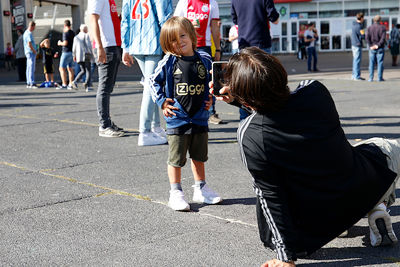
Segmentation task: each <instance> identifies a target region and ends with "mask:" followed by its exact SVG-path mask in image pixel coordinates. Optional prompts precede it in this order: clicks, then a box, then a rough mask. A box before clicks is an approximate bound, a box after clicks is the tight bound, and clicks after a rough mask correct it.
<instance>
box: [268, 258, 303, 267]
mask: <svg viewBox="0 0 400 267" xmlns="http://www.w3.org/2000/svg"><path fill="white" fill-rule="evenodd" d="M295 266H296V264H294V262H293V261H292V262H284V261H280V260H277V259H273V260H269V261H266V262H265V263H264V264H263V265H261V267H295Z"/></svg>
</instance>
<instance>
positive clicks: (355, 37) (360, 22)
mask: <svg viewBox="0 0 400 267" xmlns="http://www.w3.org/2000/svg"><path fill="white" fill-rule="evenodd" d="M363 39H365V30H364V13H362V12H360V13H358V14H357V16H356V20H355V21H353V26H352V29H351V49H352V51H353V74H352V77H351V79H352V80H355V81H362V80H365V79H364V78H362V77H361V58H362V40H363Z"/></svg>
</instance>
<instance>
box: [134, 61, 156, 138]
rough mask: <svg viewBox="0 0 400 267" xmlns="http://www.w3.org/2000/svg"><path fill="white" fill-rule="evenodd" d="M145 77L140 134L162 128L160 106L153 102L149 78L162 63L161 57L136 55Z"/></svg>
mask: <svg viewBox="0 0 400 267" xmlns="http://www.w3.org/2000/svg"><path fill="white" fill-rule="evenodd" d="M134 56H135V59H136V61H137V63H138V64H139V67H140V70H141V71H142V74H143V76H144V84H145V85H144V88H143V97H142V104H141V106H140V118H139V132H140V133H143V132H149V131H151V128H154V127H160V114H159V111H158V106H157V104H155V103H154V102H153V99H152V97H151V90H150V86H149V84H148V82H149V76H150V75H151V74H153V72H154V70H155V68H156V67H157V63H158V61H160V59H161V56H160V55H134Z"/></svg>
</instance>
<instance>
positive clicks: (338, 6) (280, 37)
mask: <svg viewBox="0 0 400 267" xmlns="http://www.w3.org/2000/svg"><path fill="white" fill-rule="evenodd" d="M274 2H275V7H276V9H277V11H278V12H279V13H280V21H279V24H277V25H275V24H271V37H272V51H273V53H293V52H296V51H297V33H298V30H299V27H300V25H301V24H308V23H310V22H315V25H316V28H317V30H318V33H319V34H320V39H319V41H318V49H319V51H321V52H324V51H326V52H334V51H348V50H349V51H350V50H351V40H350V36H351V27H352V23H353V21H354V20H355V15H356V14H357V13H358V12H363V13H364V16H365V22H364V26H365V28H367V27H368V26H370V25H371V24H372V19H373V17H374V16H375V15H380V16H381V17H382V23H383V25H385V27H386V30H387V39H389V33H390V31H391V30H392V28H393V27H395V26H396V24H398V23H400V12H399V9H400V0H340V1H332V0H274ZM218 3H219V6H220V13H221V20H222V29H221V32H222V34H223V38H224V39H227V37H228V32H229V28H230V26H231V25H232V21H231V16H230V1H226V0H220V1H218ZM239 31H240V29H239ZM364 46H365V44H364ZM365 49H367V48H366V47H365ZM227 50H229V47H228V48H227Z"/></svg>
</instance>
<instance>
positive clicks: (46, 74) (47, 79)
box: [44, 73, 50, 82]
mask: <svg viewBox="0 0 400 267" xmlns="http://www.w3.org/2000/svg"><path fill="white" fill-rule="evenodd" d="M44 77H45V78H46V82H50V79H49V74H48V73H45V74H44Z"/></svg>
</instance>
